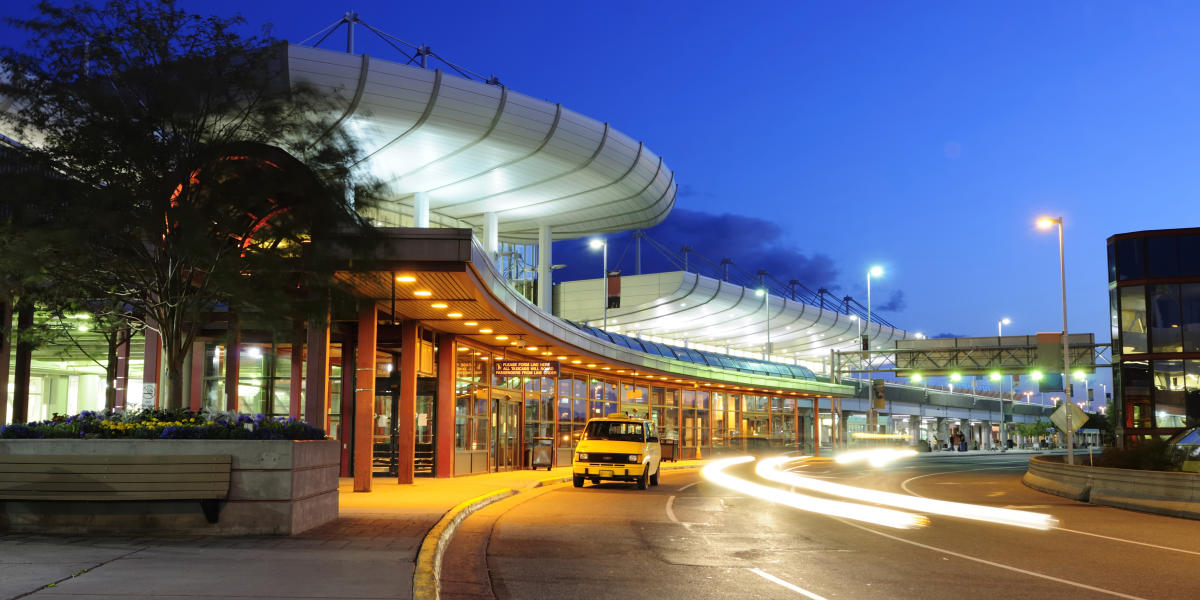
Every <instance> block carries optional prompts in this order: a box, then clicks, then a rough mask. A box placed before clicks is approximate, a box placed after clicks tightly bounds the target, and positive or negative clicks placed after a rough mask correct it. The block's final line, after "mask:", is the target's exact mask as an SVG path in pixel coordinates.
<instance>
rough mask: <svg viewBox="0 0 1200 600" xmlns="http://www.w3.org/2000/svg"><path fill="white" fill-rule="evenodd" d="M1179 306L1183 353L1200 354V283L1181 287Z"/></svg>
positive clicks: (1186, 284)
mask: <svg viewBox="0 0 1200 600" xmlns="http://www.w3.org/2000/svg"><path fill="white" fill-rule="evenodd" d="M1179 305H1180V328H1181V329H1182V330H1183V351H1184V352H1200V283H1185V284H1182V285H1180V286H1179Z"/></svg>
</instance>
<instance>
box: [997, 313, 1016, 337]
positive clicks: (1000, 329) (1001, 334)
mask: <svg viewBox="0 0 1200 600" xmlns="http://www.w3.org/2000/svg"><path fill="white" fill-rule="evenodd" d="M1011 323H1012V319H1009V318H1008V317H1004V318H1003V319H1000V320H999V321H996V337H1004V326H1005V325H1008V324H1011Z"/></svg>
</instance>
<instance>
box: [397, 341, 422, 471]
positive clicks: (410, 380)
mask: <svg viewBox="0 0 1200 600" xmlns="http://www.w3.org/2000/svg"><path fill="white" fill-rule="evenodd" d="M418 329H419V328H418V327H417V322H416V321H405V322H404V324H403V326H402V327H401V328H400V406H399V407H397V409H396V425H397V427H396V428H397V430H398V431H399V436H398V439H397V441H396V445H397V446H398V448H397V449H396V453H397V455H399V457H400V464H399V465H397V467H396V481H397V483H412V482H413V459H414V458H415V457H416V454H417V431H416V425H417V352H418V350H417V345H418V344H417V333H418Z"/></svg>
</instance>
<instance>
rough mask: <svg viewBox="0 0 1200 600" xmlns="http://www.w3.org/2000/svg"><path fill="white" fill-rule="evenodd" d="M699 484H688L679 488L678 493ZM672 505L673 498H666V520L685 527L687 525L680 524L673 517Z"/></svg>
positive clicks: (696, 482) (697, 482) (673, 502)
mask: <svg viewBox="0 0 1200 600" xmlns="http://www.w3.org/2000/svg"><path fill="white" fill-rule="evenodd" d="M699 483H700V482H699V481H694V482H692V483H689V484H687V485H685V486H683V487H681V488H679V491H681V492H682V491H684V490H686V489H688V488H690V487H692V486H694V485H697V484H699ZM674 504H675V496H671V497H670V498H667V518H668V519H671V521H673V522H675V523H679V524H680V525H683V526H684V527H687V525H688V524H687V523H680V521H679V519H677V518H676V517H675V511H674V510H673V509H672V508H671V507H672V506H673V505H674Z"/></svg>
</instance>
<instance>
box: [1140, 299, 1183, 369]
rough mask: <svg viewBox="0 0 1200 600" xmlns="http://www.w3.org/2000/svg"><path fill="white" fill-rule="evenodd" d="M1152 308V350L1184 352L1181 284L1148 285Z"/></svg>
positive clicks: (1149, 301)
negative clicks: (1180, 322) (1180, 311)
mask: <svg viewBox="0 0 1200 600" xmlns="http://www.w3.org/2000/svg"><path fill="white" fill-rule="evenodd" d="M1148 291H1149V299H1148V302H1147V304H1148V305H1149V308H1150V325H1151V326H1150V351H1151V352H1182V351H1183V334H1182V333H1181V332H1180V328H1179V321H1180V318H1179V317H1180V315H1179V285H1178V284H1174V283H1171V284H1160V285H1151V286H1149V287H1148Z"/></svg>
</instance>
